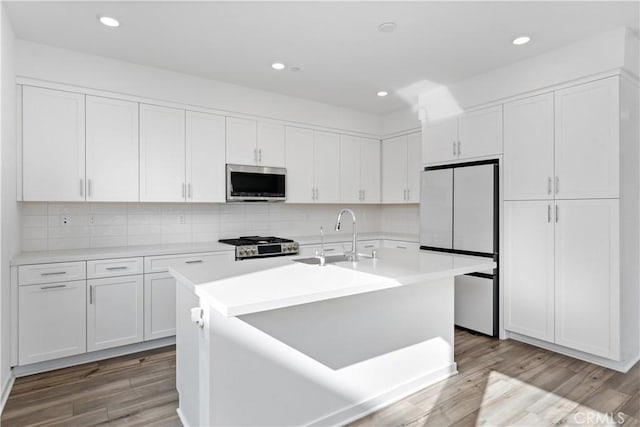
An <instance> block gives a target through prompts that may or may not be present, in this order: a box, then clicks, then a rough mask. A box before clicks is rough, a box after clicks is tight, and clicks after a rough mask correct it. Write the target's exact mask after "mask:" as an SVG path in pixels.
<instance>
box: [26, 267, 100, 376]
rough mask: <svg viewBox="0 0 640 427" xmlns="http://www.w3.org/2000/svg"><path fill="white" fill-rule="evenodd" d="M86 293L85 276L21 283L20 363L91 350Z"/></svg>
mask: <svg viewBox="0 0 640 427" xmlns="http://www.w3.org/2000/svg"><path fill="white" fill-rule="evenodd" d="M85 297H86V281H84V280H78V281H72V282H61V283H51V284H42V285H30V286H20V287H19V291H18V341H19V346H18V363H19V364H20V365H27V364H29V363H36V362H42V361H45V360H51V359H57V358H59V357H65V356H73V355H75V354H80V353H84V352H86V351H87V335H86V321H85V307H86V306H85Z"/></svg>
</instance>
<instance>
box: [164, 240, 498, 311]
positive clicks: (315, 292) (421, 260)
mask: <svg viewBox="0 0 640 427" xmlns="http://www.w3.org/2000/svg"><path fill="white" fill-rule="evenodd" d="M378 254H379V257H378V259H375V260H374V259H370V258H362V259H361V260H360V261H359V262H358V263H351V262H341V263H335V264H327V265H326V266H324V267H320V266H318V265H309V264H303V263H298V262H294V261H293V260H292V259H293V258H295V257H280V258H272V259H262V260H251V261H242V262H233V263H230V264H229V265H225V268H211V266H206V265H197V264H195V265H176V266H175V267H173V268H170V269H169V271H170V272H171V274H173V275H174V276H175V277H176V278H177V279H178V280H179V281H180V282H181V283H182V284H183V285H187V286H190V287H193V289H194V290H195V292H196V294H197V295H198V296H199V297H201V298H202V299H203V300H204V301H206V302H207V303H208V304H210V305H211V306H212V307H213V308H214V309H216V310H217V311H218V312H220V313H221V314H222V315H224V316H227V317H234V316H241V315H244V314H250V313H257V312H261V311H268V310H274V309H278V308H283V307H289V306H294V305H299V304H306V303H311V302H317V301H323V300H327V299H331V298H338V297H344V296H348V295H357V294H361V293H365V292H371V291H376V290H381V289H388V288H393V287H396V286H403V285H408V284H412V283H418V282H426V281H429V280H436V279H441V278H446V277H453V276H459V275H463V274H468V273H473V272H479V271H485V270H491V269H493V268H495V266H496V264H495V262H494V261H493V260H491V259H490V258H479V257H469V256H460V255H450V254H442V253H437V252H428V251H420V252H416V253H412V252H407V251H403V250H398V249H380V250H379V251H378Z"/></svg>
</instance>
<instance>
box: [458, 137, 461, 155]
mask: <svg viewBox="0 0 640 427" xmlns="http://www.w3.org/2000/svg"><path fill="white" fill-rule="evenodd" d="M460 154H461V151H460V140H458V157H460Z"/></svg>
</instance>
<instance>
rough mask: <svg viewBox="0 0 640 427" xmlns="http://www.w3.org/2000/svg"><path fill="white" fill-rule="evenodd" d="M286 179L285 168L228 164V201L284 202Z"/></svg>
mask: <svg viewBox="0 0 640 427" xmlns="http://www.w3.org/2000/svg"><path fill="white" fill-rule="evenodd" d="M286 181H287V170H286V169H285V168H273V167H265V166H248V165H227V201H228V202H283V201H285V200H286V198H287V194H286Z"/></svg>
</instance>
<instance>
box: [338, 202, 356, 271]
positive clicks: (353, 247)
mask: <svg viewBox="0 0 640 427" xmlns="http://www.w3.org/2000/svg"><path fill="white" fill-rule="evenodd" d="M345 212H349V213H350V214H351V218H352V219H353V240H352V241H351V252H350V253H346V254H345V255H347V256H348V257H349V260H350V261H353V262H356V261H358V242H357V240H356V214H355V213H353V211H352V210H351V209H342V210H341V211H340V212H339V213H338V218H336V231H339V230H340V220H341V219H342V215H343V214H344V213H345Z"/></svg>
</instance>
